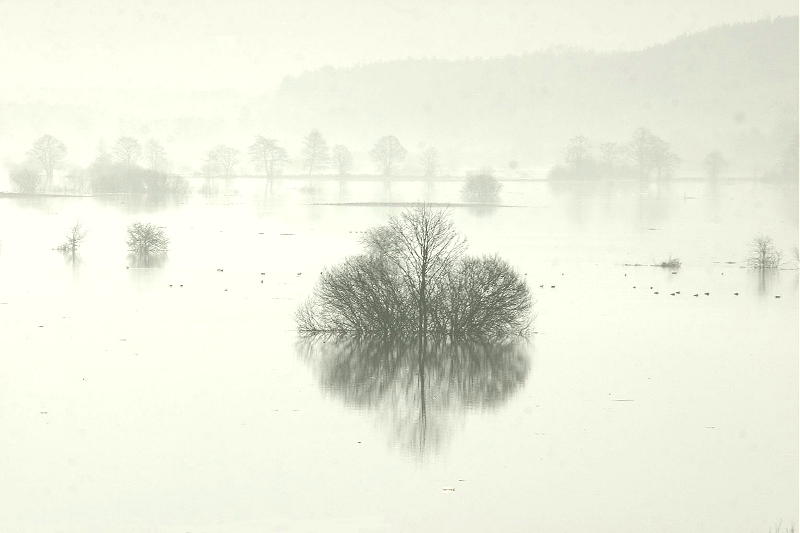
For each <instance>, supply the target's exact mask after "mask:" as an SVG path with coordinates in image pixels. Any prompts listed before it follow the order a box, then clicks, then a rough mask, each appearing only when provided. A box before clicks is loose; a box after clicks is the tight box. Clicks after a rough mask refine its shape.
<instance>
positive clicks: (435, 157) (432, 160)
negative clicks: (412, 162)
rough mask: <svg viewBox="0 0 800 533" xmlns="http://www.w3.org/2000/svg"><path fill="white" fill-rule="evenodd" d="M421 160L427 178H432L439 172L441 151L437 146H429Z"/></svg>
mask: <svg viewBox="0 0 800 533" xmlns="http://www.w3.org/2000/svg"><path fill="white" fill-rule="evenodd" d="M420 162H421V163H422V171H423V173H424V175H425V177H426V178H432V177H434V176H436V174H437V173H438V172H439V152H438V151H436V148H433V147H428V148H426V149H425V150H423V152H422V155H421V156H420Z"/></svg>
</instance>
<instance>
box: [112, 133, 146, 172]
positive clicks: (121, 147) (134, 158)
mask: <svg viewBox="0 0 800 533" xmlns="http://www.w3.org/2000/svg"><path fill="white" fill-rule="evenodd" d="M113 152H114V157H115V158H116V160H117V161H118V162H120V163H122V164H123V165H126V166H134V165H136V163H138V162H139V158H140V157H141V156H142V146H141V145H140V144H139V141H137V140H136V139H134V138H133V137H120V138H119V139H117V142H116V144H115V145H114V149H113Z"/></svg>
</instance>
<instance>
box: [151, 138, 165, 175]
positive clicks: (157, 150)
mask: <svg viewBox="0 0 800 533" xmlns="http://www.w3.org/2000/svg"><path fill="white" fill-rule="evenodd" d="M146 151H147V163H148V165H149V167H150V170H153V171H155V172H163V171H165V170H166V169H167V151H166V150H165V149H164V147H163V146H161V144H160V143H159V142H158V141H156V140H155V139H150V140H149V141H148V142H147V147H146Z"/></svg>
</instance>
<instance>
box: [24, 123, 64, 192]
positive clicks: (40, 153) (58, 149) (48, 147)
mask: <svg viewBox="0 0 800 533" xmlns="http://www.w3.org/2000/svg"><path fill="white" fill-rule="evenodd" d="M28 156H29V157H30V158H31V159H32V160H34V161H36V162H37V163H38V164H39V165H40V166H41V168H42V171H43V172H44V177H45V187H49V186H50V185H51V184H52V183H53V173H54V172H55V169H56V168H58V166H59V165H61V163H62V162H63V161H64V158H65V157H66V156H67V147H66V146H65V145H64V143H63V142H61V141H59V140H58V139H56V138H55V137H53V136H52V135H42V136H41V137H39V138H38V139H36V142H34V143H33V147H31V149H30V150H29V151H28Z"/></svg>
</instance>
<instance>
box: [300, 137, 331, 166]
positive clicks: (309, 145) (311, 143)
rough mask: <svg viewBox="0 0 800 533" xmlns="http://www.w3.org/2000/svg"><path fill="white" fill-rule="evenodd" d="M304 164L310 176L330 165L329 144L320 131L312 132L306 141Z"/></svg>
mask: <svg viewBox="0 0 800 533" xmlns="http://www.w3.org/2000/svg"><path fill="white" fill-rule="evenodd" d="M303 163H304V164H305V167H306V168H307V169H308V175H309V176H310V175H312V174H313V173H314V171H315V170H318V169H321V168H324V167H325V165H327V164H328V143H327V142H326V141H325V137H323V136H322V134H321V133H320V132H319V130H311V133H309V134H308V135H307V136H306V138H305V141H304V146H303Z"/></svg>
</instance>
